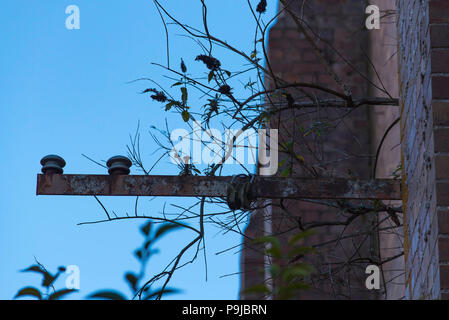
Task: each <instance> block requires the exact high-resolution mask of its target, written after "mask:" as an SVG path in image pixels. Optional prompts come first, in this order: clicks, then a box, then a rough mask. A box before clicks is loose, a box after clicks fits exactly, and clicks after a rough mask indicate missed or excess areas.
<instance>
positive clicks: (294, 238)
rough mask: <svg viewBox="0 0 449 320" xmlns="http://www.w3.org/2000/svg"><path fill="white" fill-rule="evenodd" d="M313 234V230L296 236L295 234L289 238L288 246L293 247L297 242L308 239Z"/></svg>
mask: <svg viewBox="0 0 449 320" xmlns="http://www.w3.org/2000/svg"><path fill="white" fill-rule="evenodd" d="M315 233H316V232H315V230H306V231H303V232H300V233H298V234H295V235H294V236H293V237H291V238H290V240H288V244H289V245H293V244H295V243H296V242H298V241H299V240H301V239H304V238H306V237H309V236H311V235H314V234H315Z"/></svg>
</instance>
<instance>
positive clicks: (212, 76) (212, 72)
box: [207, 70, 214, 82]
mask: <svg viewBox="0 0 449 320" xmlns="http://www.w3.org/2000/svg"><path fill="white" fill-rule="evenodd" d="M213 78H214V71H213V70H212V71H211V72H209V75H208V76H207V82H210V81H211V80H212V79H213Z"/></svg>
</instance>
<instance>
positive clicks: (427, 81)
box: [397, 0, 449, 299]
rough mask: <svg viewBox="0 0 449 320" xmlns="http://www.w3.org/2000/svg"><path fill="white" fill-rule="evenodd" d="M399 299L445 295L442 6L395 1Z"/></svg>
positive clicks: (445, 13) (445, 39) (445, 21)
mask: <svg viewBox="0 0 449 320" xmlns="http://www.w3.org/2000/svg"><path fill="white" fill-rule="evenodd" d="M397 6H398V22H397V24H398V34H399V70H400V96H401V140H402V165H403V168H402V169H403V200H404V201H403V202H404V207H405V217H404V220H405V221H404V228H405V230H404V231H405V242H404V251H405V262H406V297H407V298H409V299H438V298H443V299H447V298H448V297H449V295H448V292H449V291H448V289H449V266H448V258H449V257H448V250H449V246H448V235H449V234H448V231H449V230H448V229H449V225H448V222H449V221H448V214H449V211H448V210H447V208H448V205H449V193H448V190H449V183H448V180H447V178H448V172H449V171H448V168H449V165H448V164H449V144H448V141H449V135H448V132H449V130H448V128H449V121H448V109H447V108H448V107H449V104H448V103H447V102H448V101H449V100H447V99H449V90H448V88H449V73H448V65H449V55H448V53H449V2H448V1H443V0H430V1H418V0H410V1H403V0H401V1H397Z"/></svg>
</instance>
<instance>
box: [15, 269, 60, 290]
mask: <svg viewBox="0 0 449 320" xmlns="http://www.w3.org/2000/svg"><path fill="white" fill-rule="evenodd" d="M22 272H37V273H40V274H41V275H42V276H43V279H42V286H44V287H46V288H48V287H49V286H50V285H51V284H52V283H53V282H54V281H55V280H56V278H57V277H58V275H56V276H53V275H51V274H50V273H49V272H47V271H45V270H44V269H43V268H42V267H41V266H38V265H32V266H31V267H28V268H27V269H25V270H22Z"/></svg>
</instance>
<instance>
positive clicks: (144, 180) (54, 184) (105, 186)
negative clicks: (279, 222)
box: [36, 173, 401, 200]
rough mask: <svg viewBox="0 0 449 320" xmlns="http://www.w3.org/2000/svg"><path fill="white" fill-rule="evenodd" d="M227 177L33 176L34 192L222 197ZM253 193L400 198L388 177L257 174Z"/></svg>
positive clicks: (262, 195)
mask: <svg viewBox="0 0 449 320" xmlns="http://www.w3.org/2000/svg"><path fill="white" fill-rule="evenodd" d="M231 179H232V176H227V177H225V176H221V177H211V176H152V175H86V174H57V173H47V174H38V175H37V190H36V194H37V195H78V196H92V195H96V196H174V197H202V196H204V197H226V192H227V186H228V185H229V183H230V182H231ZM251 194H252V195H253V197H255V198H265V199H281V198H285V199H301V198H302V199H371V200H374V199H379V200H400V199H401V186H400V181H398V180H392V179H376V180H358V179H331V178H327V179H310V178H281V177H266V176H256V177H255V180H254V183H253V184H252V185H251Z"/></svg>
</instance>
